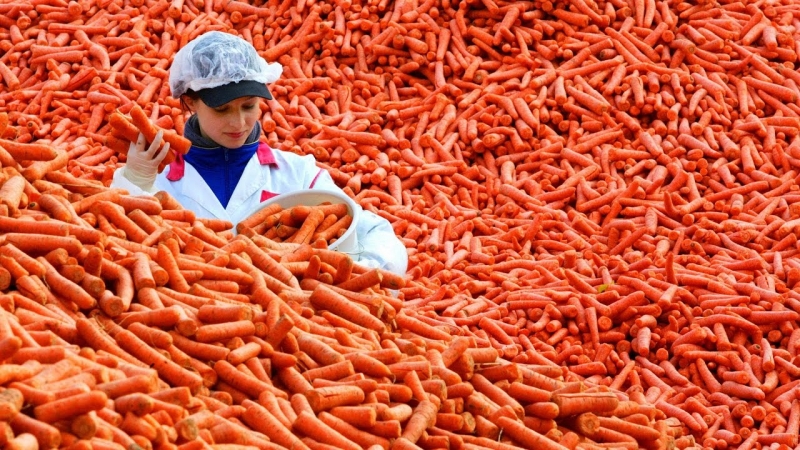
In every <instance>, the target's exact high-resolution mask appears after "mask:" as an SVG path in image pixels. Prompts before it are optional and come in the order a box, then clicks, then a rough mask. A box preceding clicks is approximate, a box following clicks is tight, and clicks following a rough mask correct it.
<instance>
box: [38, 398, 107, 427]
mask: <svg viewBox="0 0 800 450" xmlns="http://www.w3.org/2000/svg"><path fill="white" fill-rule="evenodd" d="M107 400H108V396H106V394H105V393H104V392H102V391H92V392H88V393H85V394H78V395H75V396H72V397H69V398H64V399H60V400H56V401H53V402H50V403H46V404H43V405H39V406H37V407H35V408H34V409H33V414H34V416H35V417H36V419H37V420H40V421H42V422H45V423H53V422H57V421H59V420H64V419H69V418H73V417H75V416H78V415H80V414H86V413H88V412H89V411H96V410H98V409H101V408H103V407H104V406H105V404H106V401H107Z"/></svg>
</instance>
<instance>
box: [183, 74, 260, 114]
mask: <svg viewBox="0 0 800 450" xmlns="http://www.w3.org/2000/svg"><path fill="white" fill-rule="evenodd" d="M197 95H199V96H200V99H201V100H203V103H205V104H206V105H208V106H209V107H211V108H216V107H219V106H222V105H224V104H225V103H228V102H230V101H231V100H236V99H237V98H241V97H262V98H266V99H267V100H271V99H272V94H270V93H269V90H268V89H267V85H266V84H264V83H259V82H258V81H252V80H243V81H239V82H234V83H228V84H223V85H222V86H217V87H215V88H209V89H200V90H199V91H197Z"/></svg>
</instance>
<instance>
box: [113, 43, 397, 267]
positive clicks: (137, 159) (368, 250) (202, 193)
mask: <svg viewBox="0 0 800 450" xmlns="http://www.w3.org/2000/svg"><path fill="white" fill-rule="evenodd" d="M281 72H282V67H281V66H280V65H279V64H276V63H273V64H267V62H266V61H265V60H264V59H263V58H261V57H260V56H259V55H258V53H257V52H256V50H255V48H254V47H253V46H252V45H251V44H250V43H249V42H247V41H245V40H244V39H242V38H239V37H236V36H233V35H231V34H228V33H223V32H219V31H212V32H209V33H206V34H203V35H201V36H200V37H198V38H196V39H195V40H193V41H191V42H190V43H189V44H187V45H186V46H185V47H184V48H182V49H181V50H180V51H178V53H177V54H176V55H175V59H174V60H173V63H172V67H171V68H170V76H169V84H170V89H171V91H172V96H173V97H175V98H180V100H181V103H182V104H183V105H184V106H185V107H186V108H187V109H188V110H189V111H191V112H192V113H193V114H192V116H191V117H190V118H189V119H188V120H187V122H186V126H185V128H184V136H185V137H186V138H188V139H189V140H190V141H191V142H192V147H191V149H190V150H189V152H188V153H187V154H186V155H184V156H183V157H178V158H177V159H176V161H175V162H173V163H172V164H170V165H169V166H167V168H166V169H165V170H164V171H163V172H162V173H160V174H159V173H158V166H159V163H161V161H162V160H163V159H164V157H165V156H166V154H167V151H168V145H167V144H165V145H164V146H161V145H160V144H161V142H160V140H161V139H160V136H159V137H158V138H157V139H156V140H155V142H153V143H152V144H151V145H150V146H149V148H147V149H145V141H144V138H143V137H142V136H141V135H140V137H139V141H138V142H136V143H132V144H131V146H130V150H129V152H128V159H127V163H126V164H125V167H124V168H123V169H122V170H118V171H117V172H116V173H115V174H114V180H113V182H112V184H111V185H112V187H118V188H124V189H127V190H128V192H130V193H131V194H132V195H137V194H143V193H151V194H152V193H155V192H157V191H166V192H168V193H169V194H170V195H172V196H173V197H175V198H176V199H177V200H178V201H179V202H180V203H181V205H183V207H184V208H186V209H189V210H192V211H194V213H195V214H196V215H197V216H198V217H207V218H219V219H225V220H228V221H230V222H231V223H233V224H234V225H235V224H237V223H238V222H240V221H241V220H243V219H245V218H247V217H248V216H250V215H251V214H253V213H254V212H256V211H257V210H259V209H260V208H261V206H262V202H264V201H266V200H268V199H269V198H272V197H274V196H276V195H279V194H283V193H287V192H292V191H296V190H302V189H325V190H336V191H340V192H341V189H339V187H338V186H336V184H335V183H334V182H333V179H332V178H331V176H330V174H329V173H328V172H327V171H325V170H323V169H320V168H319V167H317V165H316V161H315V160H314V157H313V156H311V155H306V156H300V155H296V154H294V153H290V152H284V151H280V150H274V149H271V148H270V147H269V146H268V145H267V144H265V143H263V142H260V138H261V136H262V133H261V124H260V120H259V119H260V118H261V109H260V108H259V102H260V98H265V99H271V98H272V95H271V94H270V92H269V90H268V89H267V86H266V84H267V83H271V82H274V81H276V80H277V79H278V78H279V77H280V75H281ZM356 236H357V240H358V243H359V247H360V248H361V249H362V250H361V251H360V252H359V254H357V255H353V258H354V259H355V260H356V261H357V262H358V263H359V264H361V265H364V266H367V267H380V268H382V269H386V270H390V271H392V272H395V273H398V274H405V271H406V268H407V264H408V255H407V253H406V249H405V246H404V245H403V244H402V243H401V242H400V240H399V239H398V238H397V236H396V235H395V234H394V230H393V229H392V226H391V225H390V224H389V222H388V221H387V220H386V219H384V218H382V217H380V216H378V215H376V214H374V213H372V212H370V211H363V210H362V211H361V213H360V219H359V221H358V223H357V224H356Z"/></svg>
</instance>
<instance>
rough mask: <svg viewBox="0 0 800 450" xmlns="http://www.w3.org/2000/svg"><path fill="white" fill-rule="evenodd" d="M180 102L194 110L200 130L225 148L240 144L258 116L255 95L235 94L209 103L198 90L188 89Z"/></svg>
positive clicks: (257, 103)
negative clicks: (215, 102) (218, 102)
mask: <svg viewBox="0 0 800 450" xmlns="http://www.w3.org/2000/svg"><path fill="white" fill-rule="evenodd" d="M182 102H183V103H184V104H185V105H186V106H187V107H188V108H189V109H190V110H191V111H192V112H193V113H194V114H195V116H196V117H197V122H198V125H199V126H200V134H201V135H202V136H203V137H205V138H206V139H211V140H212V141H214V142H216V143H217V144H219V145H221V146H223V147H226V148H238V147H241V146H242V145H244V143H245V141H246V140H247V137H248V136H250V133H251V132H252V131H253V128H254V127H255V126H256V123H257V122H258V119H259V118H260V116H261V108H260V107H259V97H256V96H246V97H238V98H235V99H233V100H231V101H229V102H227V103H223V104H221V105H219V106H216V107H211V106H209V105H208V104H206V103H205V101H204V100H203V99H202V97H201V96H200V94H199V93H197V92H194V91H189V92H187V93H186V94H184V95H183V96H182Z"/></svg>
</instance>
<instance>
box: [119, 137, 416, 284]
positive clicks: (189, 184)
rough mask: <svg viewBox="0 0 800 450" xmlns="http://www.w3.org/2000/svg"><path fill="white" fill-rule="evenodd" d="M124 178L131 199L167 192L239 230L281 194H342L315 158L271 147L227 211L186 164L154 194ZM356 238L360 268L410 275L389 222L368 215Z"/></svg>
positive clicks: (176, 166)
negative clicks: (316, 191)
mask: <svg viewBox="0 0 800 450" xmlns="http://www.w3.org/2000/svg"><path fill="white" fill-rule="evenodd" d="M123 172H124V171H122V170H117V171H116V173H114V179H113V181H112V182H111V187H114V188H122V189H126V190H127V191H128V192H129V193H130V194H131V195H142V194H151V195H152V194H154V193H156V192H158V191H165V192H167V193H169V194H170V195H171V196H173V197H174V198H175V199H176V200H177V201H178V202H180V204H181V205H182V206H183V207H184V208H186V209H189V210H191V211H193V212H194V213H195V215H196V216H197V217H200V218H217V219H224V220H228V221H230V222H231V223H233V224H234V227H235V226H236V224H237V223H239V222H240V221H242V220H244V219H246V218H247V217H249V216H250V215H252V214H253V213H254V212H256V211H258V210H259V209H260V208H261V206H262V202H263V201H266V200H268V199H270V198H272V197H274V196H276V195H278V194H283V193H287V192H292V191H297V190H301V189H326V190H334V191H341V189H340V188H339V187H338V186H336V184H335V183H334V182H333V179H332V178H331V176H330V174H329V173H328V172H327V171H326V170H324V169H320V168H319V167H317V165H316V161H315V160H314V157H313V156H311V155H306V156H300V155H296V154H294V153H290V152H284V151H280V150H273V149H271V148H269V146H267V145H266V144H262V145H260V146H259V148H258V151H257V152H256V154H255V155H253V157H252V158H251V159H250V161H249V162H248V163H247V166H246V167H245V169H244V172H243V173H242V177H241V179H240V180H239V184H237V185H236V188H235V189H234V191H233V195H231V198H230V201H229V202H228V206H227V208H226V207H223V206H222V204H221V203H220V201H219V199H217V196H216V195H215V194H214V192H213V191H212V190H211V188H210V187H209V186H208V184H206V182H205V180H204V179H203V178H202V177H201V176H200V174H199V173H198V172H197V171H196V170H195V169H194V167H192V165H191V164H189V163H186V162H183V161H182V160H181V161H179V162H174V163H172V164H170V165H169V166H168V167H167V168H166V169H164V171H163V172H162V173H161V174H159V175H158V177H156V181H155V183H154V184H153V187H152V189H151V190H150V191H149V192H148V191H144V190H142V189H141V188H140V187H138V186H137V185H135V184H133V183H132V182H130V181H129V180H128V179H127V178H125V176H124V175H123ZM356 236H357V240H358V244H359V248H360V250H361V251H360V252H359V253H358V254H356V255H351V256H353V259H354V260H355V261H356V262H357V263H358V264H361V265H363V266H367V267H379V268H382V269H386V270H389V271H391V272H394V273H397V274H400V275H405V273H406V269H407V266H408V253H407V252H406V248H405V246H404V245H403V243H402V242H400V240H399V239H398V238H397V236H396V235H395V233H394V229H393V228H392V226H391V224H390V223H389V222H388V221H387V220H386V219H384V218H382V217H380V216H378V215H376V214H374V213H372V212H370V211H366V210H363V209H362V210H361V211H360V219H359V220H358V223H357V224H356Z"/></svg>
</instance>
